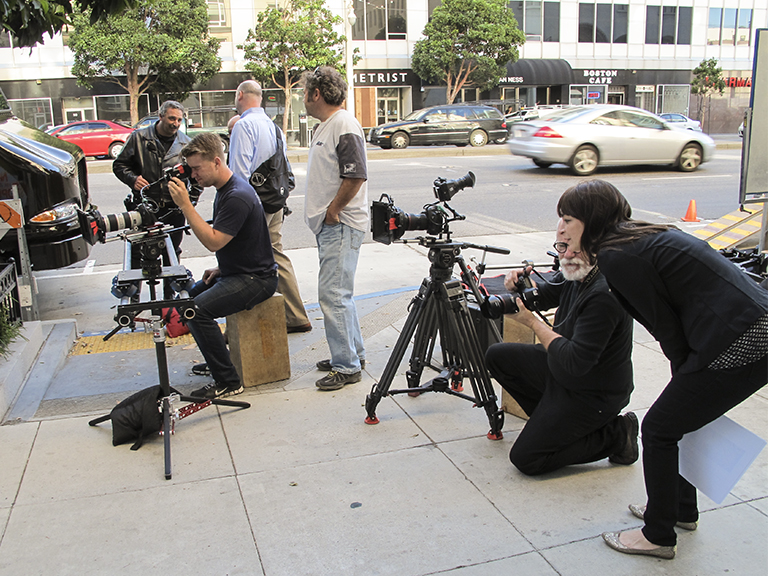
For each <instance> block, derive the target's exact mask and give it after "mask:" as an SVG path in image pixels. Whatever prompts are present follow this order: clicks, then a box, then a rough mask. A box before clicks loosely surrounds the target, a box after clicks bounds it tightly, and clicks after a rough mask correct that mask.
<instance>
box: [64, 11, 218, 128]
mask: <svg viewBox="0 0 768 576" xmlns="http://www.w3.org/2000/svg"><path fill="white" fill-rule="evenodd" d="M72 20H73V25H74V29H73V31H72V34H71V35H70V39H69V47H70V48H71V50H72V52H73V53H74V55H75V65H74V66H73V67H72V74H73V75H74V76H76V77H77V81H78V83H79V84H80V85H82V86H86V87H91V85H92V83H93V81H94V80H96V79H101V80H106V81H110V82H114V83H115V84H118V85H119V86H121V87H123V88H124V89H125V90H126V91H127V92H128V94H129V96H130V102H131V104H130V106H131V122H132V123H136V122H137V121H138V120H139V117H138V101H139V97H140V96H141V95H142V94H144V93H146V92H148V91H149V90H150V88H151V89H152V91H153V92H157V93H168V94H169V95H171V96H173V97H176V98H177V99H179V100H182V99H184V98H185V97H186V95H187V94H188V93H189V91H190V90H191V89H192V86H193V85H194V84H195V83H198V82H205V81H207V80H208V79H209V78H211V77H212V76H213V75H214V74H215V73H216V72H218V71H219V69H220V68H221V59H220V58H219V57H218V54H217V53H218V49H219V44H220V42H219V40H217V39H215V38H210V37H209V36H208V11H207V5H206V2H205V0H137V1H136V6H135V7H134V8H133V9H131V10H128V11H126V12H123V13H122V14H120V15H117V16H113V17H110V18H108V19H106V20H98V21H97V22H95V23H91V20H90V18H89V17H88V14H87V13H85V12H80V13H76V14H74V15H73V17H72Z"/></svg>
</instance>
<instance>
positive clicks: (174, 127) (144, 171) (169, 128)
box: [112, 100, 202, 268]
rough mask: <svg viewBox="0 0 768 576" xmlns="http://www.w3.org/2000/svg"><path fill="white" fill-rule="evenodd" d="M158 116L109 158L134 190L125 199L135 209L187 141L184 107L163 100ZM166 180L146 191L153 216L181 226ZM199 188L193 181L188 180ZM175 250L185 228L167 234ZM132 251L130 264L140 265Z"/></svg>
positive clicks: (176, 159)
mask: <svg viewBox="0 0 768 576" xmlns="http://www.w3.org/2000/svg"><path fill="white" fill-rule="evenodd" d="M158 116H159V117H160V119H159V120H158V121H157V122H155V123H154V124H152V125H151V126H147V127H146V128H142V129H141V130H136V131H135V132H133V133H132V134H131V135H130V137H129V138H128V140H127V141H126V143H125V146H124V147H123V150H122V152H120V155H119V156H118V157H117V158H115V160H114V162H112V172H114V174H115V176H117V177H118V179H119V180H120V181H122V182H123V183H125V184H127V185H128V186H129V187H130V188H131V190H132V191H133V197H132V198H131V197H130V196H129V197H128V198H126V200H125V207H126V209H127V210H134V209H135V207H136V205H137V204H138V203H140V202H141V196H140V192H141V190H142V188H145V187H146V186H148V185H149V184H150V183H152V182H156V181H157V180H159V179H160V177H161V176H162V175H163V170H164V169H166V168H171V167H173V166H175V165H176V164H178V163H179V162H181V149H182V148H183V147H184V146H185V145H186V144H188V143H189V136H187V135H186V134H184V133H183V132H180V131H179V128H180V127H181V123H182V121H183V119H184V107H183V106H182V105H181V104H180V103H178V102H176V101H174V100H166V101H165V102H163V103H162V104H161V106H160V109H159V110H158ZM167 186H168V185H167V184H166V183H162V184H160V185H159V186H158V189H157V190H150V189H148V190H147V191H146V193H147V195H148V196H150V197H151V198H152V199H153V200H155V201H156V202H157V203H158V205H159V207H160V209H159V210H158V212H157V214H156V217H157V219H158V220H160V221H161V222H163V223H165V224H170V225H171V226H173V227H180V226H184V215H183V214H182V213H181V212H180V211H179V210H176V206H175V205H174V204H173V202H171V201H170V197H169V195H168V188H167ZM189 186H190V187H195V188H197V190H198V194H197V195H198V196H199V191H202V188H200V187H199V186H198V185H197V184H196V183H195V182H194V181H191V182H190V184H189ZM170 237H171V242H173V247H174V248H175V250H176V254H177V255H178V254H181V248H180V246H181V240H182V238H183V237H184V232H183V231H181V230H179V231H178V232H174V233H173V234H170ZM136 252H137V253H135V254H132V258H131V260H132V261H131V268H139V267H140V262H139V258H140V256H139V254H138V251H136Z"/></svg>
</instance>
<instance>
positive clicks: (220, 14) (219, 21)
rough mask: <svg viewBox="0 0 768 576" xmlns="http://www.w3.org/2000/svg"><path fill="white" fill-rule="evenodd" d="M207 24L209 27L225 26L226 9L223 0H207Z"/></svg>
mask: <svg viewBox="0 0 768 576" xmlns="http://www.w3.org/2000/svg"><path fill="white" fill-rule="evenodd" d="M208 26H210V27H211V28H225V27H226V26H227V9H226V6H225V5H224V0H208Z"/></svg>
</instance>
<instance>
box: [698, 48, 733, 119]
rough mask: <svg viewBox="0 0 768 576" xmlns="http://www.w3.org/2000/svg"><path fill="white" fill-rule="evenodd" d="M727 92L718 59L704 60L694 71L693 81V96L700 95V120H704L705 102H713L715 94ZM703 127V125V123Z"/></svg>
mask: <svg viewBox="0 0 768 576" xmlns="http://www.w3.org/2000/svg"><path fill="white" fill-rule="evenodd" d="M724 90H725V79H724V78H723V69H722V68H720V67H719V66H718V65H717V59H716V58H710V59H709V60H702V61H701V62H700V63H699V65H698V66H697V67H696V68H694V69H693V81H692V82H691V94H698V95H699V101H698V120H699V121H701V120H702V119H703V116H702V114H703V111H704V100H705V99H707V100H709V101H710V102H711V99H712V95H713V94H714V93H715V92H718V93H720V94H722V93H723V91H724ZM702 125H703V123H702Z"/></svg>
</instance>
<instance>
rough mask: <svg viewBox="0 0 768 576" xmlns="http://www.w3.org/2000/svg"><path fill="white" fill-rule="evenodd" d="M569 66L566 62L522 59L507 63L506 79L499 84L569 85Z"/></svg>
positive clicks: (570, 71) (570, 76) (570, 73)
mask: <svg viewBox="0 0 768 576" xmlns="http://www.w3.org/2000/svg"><path fill="white" fill-rule="evenodd" d="M572 76H573V75H572V69H571V65H570V64H569V63H568V62H567V61H566V60H554V59H543V58H523V59H522V60H518V61H517V62H515V63H514V64H513V63H511V62H509V63H507V77H506V78H502V79H501V81H500V82H499V83H500V84H504V85H510V84H516V85H518V86H520V85H525V86H551V85H554V84H570V83H571V78H572Z"/></svg>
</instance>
